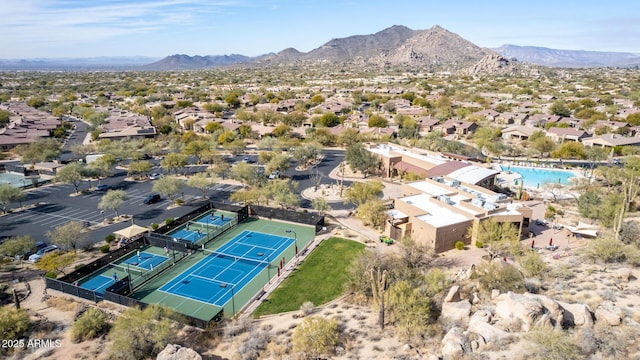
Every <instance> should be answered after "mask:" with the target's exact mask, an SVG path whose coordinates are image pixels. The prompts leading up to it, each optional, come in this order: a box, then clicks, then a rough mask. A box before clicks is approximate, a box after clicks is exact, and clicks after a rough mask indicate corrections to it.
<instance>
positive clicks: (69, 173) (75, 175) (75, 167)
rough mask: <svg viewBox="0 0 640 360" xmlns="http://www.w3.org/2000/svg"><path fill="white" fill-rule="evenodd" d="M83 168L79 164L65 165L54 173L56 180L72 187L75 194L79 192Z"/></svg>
mask: <svg viewBox="0 0 640 360" xmlns="http://www.w3.org/2000/svg"><path fill="white" fill-rule="evenodd" d="M84 173H85V170H84V166H83V165H82V164H81V163H78V162H74V163H70V164H67V165H65V166H63V167H61V168H60V169H58V171H57V172H56V180H57V181H60V182H63V183H66V184H71V185H73V188H74V189H75V191H76V193H78V192H79V186H80V182H81V181H82V178H83V177H84Z"/></svg>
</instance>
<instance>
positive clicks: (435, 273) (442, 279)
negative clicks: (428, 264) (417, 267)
mask: <svg viewBox="0 0 640 360" xmlns="http://www.w3.org/2000/svg"><path fill="white" fill-rule="evenodd" d="M449 284H450V280H449V278H448V277H447V274H446V273H445V272H444V271H442V269H439V268H431V269H429V271H428V272H427V274H426V275H425V276H424V285H423V286H424V290H425V291H426V293H427V295H429V296H434V295H436V294H438V293H441V292H442V291H444V290H445V289H447V288H448V287H449Z"/></svg>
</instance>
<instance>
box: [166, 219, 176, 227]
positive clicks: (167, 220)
mask: <svg viewBox="0 0 640 360" xmlns="http://www.w3.org/2000/svg"><path fill="white" fill-rule="evenodd" d="M174 221H175V220H174V219H173V218H166V219H165V220H164V224H165V225H169V224H171V223H172V222H174Z"/></svg>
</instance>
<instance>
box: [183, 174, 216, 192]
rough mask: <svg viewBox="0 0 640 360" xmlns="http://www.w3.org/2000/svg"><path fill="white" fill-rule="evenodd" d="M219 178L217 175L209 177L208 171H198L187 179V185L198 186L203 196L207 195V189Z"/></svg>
mask: <svg viewBox="0 0 640 360" xmlns="http://www.w3.org/2000/svg"><path fill="white" fill-rule="evenodd" d="M216 181H217V179H216V178H215V177H209V175H208V174H207V173H198V174H195V175H194V176H192V177H190V178H189V179H188V180H187V183H186V184H187V186H189V187H192V188H196V189H198V190H200V191H201V192H202V197H204V198H206V197H207V190H209V188H210V187H211V185H213V184H215V183H216Z"/></svg>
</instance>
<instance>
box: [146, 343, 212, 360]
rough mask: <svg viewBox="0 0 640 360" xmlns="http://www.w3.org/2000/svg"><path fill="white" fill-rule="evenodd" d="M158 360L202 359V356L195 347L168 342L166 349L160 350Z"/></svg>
mask: <svg viewBox="0 0 640 360" xmlns="http://www.w3.org/2000/svg"><path fill="white" fill-rule="evenodd" d="M156 360H202V356H200V354H198V353H197V352H195V351H194V350H193V349H190V348H186V347H182V346H180V345H173V344H168V345H167V346H166V347H165V348H164V350H162V351H160V353H159V354H158V356H157V357H156Z"/></svg>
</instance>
